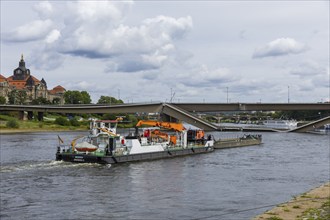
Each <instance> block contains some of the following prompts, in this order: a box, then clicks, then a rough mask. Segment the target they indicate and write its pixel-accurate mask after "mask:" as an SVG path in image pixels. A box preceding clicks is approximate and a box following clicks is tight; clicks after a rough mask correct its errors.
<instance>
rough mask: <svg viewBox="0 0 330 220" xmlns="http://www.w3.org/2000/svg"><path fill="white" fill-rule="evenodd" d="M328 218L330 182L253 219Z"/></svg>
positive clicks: (329, 211) (322, 219)
mask: <svg viewBox="0 0 330 220" xmlns="http://www.w3.org/2000/svg"><path fill="white" fill-rule="evenodd" d="M287 219H290V220H328V219H330V182H327V183H325V184H323V185H321V186H319V187H317V188H314V189H312V190H310V191H308V192H306V193H303V194H301V195H299V196H295V197H293V199H291V200H290V201H288V202H286V203H281V204H279V205H277V206H276V207H274V208H272V209H271V210H268V211H266V212H264V213H263V214H260V215H257V216H256V217H254V218H253V219H252V220H287Z"/></svg>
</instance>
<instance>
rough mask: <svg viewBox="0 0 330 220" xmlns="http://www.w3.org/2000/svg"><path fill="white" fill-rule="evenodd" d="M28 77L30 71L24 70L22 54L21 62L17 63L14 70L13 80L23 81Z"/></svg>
mask: <svg viewBox="0 0 330 220" xmlns="http://www.w3.org/2000/svg"><path fill="white" fill-rule="evenodd" d="M29 76H30V70H29V69H26V67H25V61H24V58H23V54H22V55H21V60H20V61H19V64H18V68H16V69H15V70H14V74H13V80H25V79H26V78H27V77H29Z"/></svg>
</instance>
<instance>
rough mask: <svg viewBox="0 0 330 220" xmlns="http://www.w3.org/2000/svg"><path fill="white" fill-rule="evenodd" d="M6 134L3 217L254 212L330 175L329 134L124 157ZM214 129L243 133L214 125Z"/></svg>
mask: <svg viewBox="0 0 330 220" xmlns="http://www.w3.org/2000/svg"><path fill="white" fill-rule="evenodd" d="M82 133H83V134H85V133H86V132H65V133H64V132H57V133H51V132H50V133H26V134H1V139H0V141H1V142H0V143H1V151H0V153H1V154H0V155H1V172H0V174H1V176H0V177H1V185H0V193H1V195H0V196H1V204H0V205H1V212H0V219H1V220H4V219H153V220H154V219H173V220H174V219H229V220H230V219H233V220H238V219H250V218H252V217H253V216H255V215H257V214H260V213H262V212H264V211H266V210H268V209H271V208H272V206H275V205H276V204H279V203H282V202H285V201H287V200H290V199H291V198H292V197H293V196H295V195H297V194H300V193H303V192H305V191H308V190H309V189H311V188H314V187H317V186H319V185H321V184H323V183H325V182H327V181H329V179H330V176H329V175H330V174H329V171H330V170H329V169H330V168H329V166H330V164H329V163H330V162H329V161H330V159H329V156H330V155H329V154H330V146H329V145H330V139H329V138H330V136H329V135H315V134H295V133H262V135H263V142H264V144H262V145H261V146H251V147H244V148H232V149H225V150H216V151H214V152H213V153H210V154H202V155H195V156H190V157H181V158H173V159H164V160H155V161H149V162H135V163H128V164H121V165H111V166H110V165H97V164H71V163H66V162H58V161H55V160H54V158H55V152H56V145H57V142H58V140H57V135H60V136H61V138H62V139H63V140H64V141H65V142H69V141H70V140H72V139H73V138H74V137H76V136H77V135H81V134H82ZM213 134H214V135H215V136H217V137H226V136H237V135H239V133H213Z"/></svg>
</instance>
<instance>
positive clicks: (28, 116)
mask: <svg viewBox="0 0 330 220" xmlns="http://www.w3.org/2000/svg"><path fill="white" fill-rule="evenodd" d="M27 119H28V120H29V121H31V120H32V119H33V112H32V111H28V112H27Z"/></svg>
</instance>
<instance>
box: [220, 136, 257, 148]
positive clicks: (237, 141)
mask: <svg viewBox="0 0 330 220" xmlns="http://www.w3.org/2000/svg"><path fill="white" fill-rule="evenodd" d="M259 144H262V142H261V139H241V138H233V139H225V140H220V141H216V142H215V143H214V149H224V148H234V147H245V146H252V145H259Z"/></svg>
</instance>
